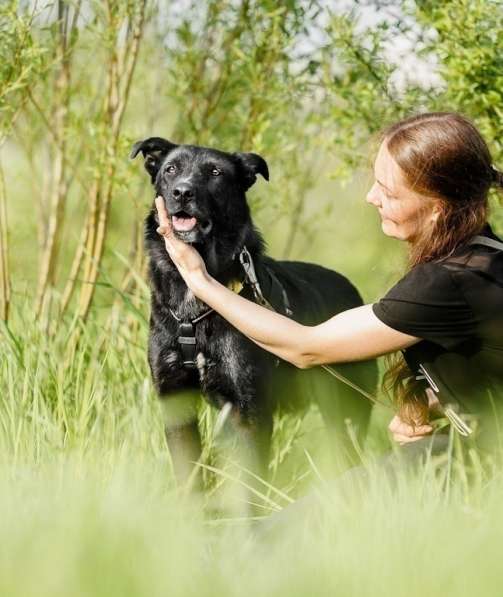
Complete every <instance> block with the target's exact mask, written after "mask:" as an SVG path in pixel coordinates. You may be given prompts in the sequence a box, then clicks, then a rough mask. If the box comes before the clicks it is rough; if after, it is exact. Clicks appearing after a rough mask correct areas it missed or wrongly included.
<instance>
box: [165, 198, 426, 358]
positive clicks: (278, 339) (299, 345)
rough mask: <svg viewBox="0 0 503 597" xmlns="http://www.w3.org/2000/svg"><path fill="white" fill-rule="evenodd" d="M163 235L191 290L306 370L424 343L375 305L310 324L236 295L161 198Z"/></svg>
mask: <svg viewBox="0 0 503 597" xmlns="http://www.w3.org/2000/svg"><path fill="white" fill-rule="evenodd" d="M156 206H157V210H158V214H159V221H160V224H161V225H160V226H159V228H158V232H159V234H162V236H163V237H164V240H165V245H166V250H167V251H168V253H169V255H170V257H171V259H172V260H173V262H174V263H175V265H176V266H177V268H178V270H179V272H180V274H181V275H182V277H183V279H184V280H185V282H186V284H187V286H188V287H189V288H190V289H191V290H192V292H193V293H194V294H195V296H197V297H198V298H199V299H200V300H202V301H203V302H204V303H206V304H207V305H208V306H209V307H211V308H213V309H214V310H215V311H216V312H217V313H219V314H220V315H221V316H222V317H223V318H224V319H226V320H227V321H228V322H229V323H230V324H232V325H233V326H234V327H235V328H237V329H238V330H239V331H240V332H242V333H243V334H245V336H247V337H248V338H250V340H252V341H253V342H255V343H256V344H258V345H259V346H261V347H262V348H264V349H265V350H267V351H269V352H271V353H273V354H275V355H276V356H278V357H280V358H281V359H284V360H285V361H289V362H290V363H292V364H294V365H296V366H297V367H300V368H302V369H305V368H308V367H313V366H315V365H321V364H323V363H337V362H345V361H356V360H365V359H370V358H373V357H376V356H380V355H382V354H386V353H389V352H395V351H397V350H400V349H403V348H406V347H408V346H411V345H412V344H415V343H416V342H418V341H419V339H418V338H415V337H413V336H409V335H407V334H402V333H401V332H397V331H396V330H394V329H392V328H390V327H389V326H387V325H385V324H384V323H382V322H381V321H380V320H379V319H378V318H377V317H376V316H375V315H374V313H373V311H372V307H371V305H364V306H362V307H357V308H356V309H350V310H348V311H344V312H343V313H339V314H338V315H336V316H335V317H332V318H331V319H329V320H328V321H325V322H324V323H321V324H319V325H316V326H305V325H302V324H300V323H297V322H296V321H293V320H292V319H289V318H288V317H285V316H283V315H280V314H279V313H275V312H273V311H270V310H269V309H266V308H265V307H262V306H260V305H257V304H256V303H254V302H252V301H249V300H247V299H245V298H243V297H241V296H239V295H238V294H235V293H234V292H232V290H229V289H228V288H226V287H225V286H223V285H222V284H220V283H219V282H218V281H217V280H215V279H214V278H212V277H211V276H210V275H209V274H208V272H207V271H206V267H205V265H204V262H203V260H202V259H201V256H200V255H199V253H198V252H197V251H196V250H195V249H194V248H193V247H191V246H190V245H188V244H186V243H184V242H183V241H181V240H180V239H178V238H177V237H176V236H175V235H174V234H173V232H172V229H171V225H170V222H169V219H168V215H167V213H166V209H165V206H164V201H163V200H162V198H157V199H156Z"/></svg>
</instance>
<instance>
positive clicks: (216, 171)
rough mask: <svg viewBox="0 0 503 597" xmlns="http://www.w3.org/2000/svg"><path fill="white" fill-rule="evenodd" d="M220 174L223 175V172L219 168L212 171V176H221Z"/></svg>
mask: <svg viewBox="0 0 503 597" xmlns="http://www.w3.org/2000/svg"><path fill="white" fill-rule="evenodd" d="M220 174H222V170H219V169H218V168H213V169H212V170H211V175H212V176H220Z"/></svg>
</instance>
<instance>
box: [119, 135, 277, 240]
mask: <svg viewBox="0 0 503 597" xmlns="http://www.w3.org/2000/svg"><path fill="white" fill-rule="evenodd" d="M140 152H141V153H142V154H143V157H144V159H145V169H146V170H147V172H148V173H149V174H150V177H151V180H152V184H153V185H154V187H155V191H156V194H157V195H160V196H162V197H163V198H164V202H165V204H166V210H167V212H168V215H169V217H170V219H171V222H172V225H173V229H174V230H175V233H176V234H177V235H178V236H179V237H180V238H182V239H183V240H184V241H186V242H190V243H204V242H205V240H207V239H208V237H210V236H211V235H222V234H223V235H224V236H229V234H232V231H235V232H236V231H239V230H240V228H242V227H243V226H244V225H245V224H247V223H248V221H249V218H250V214H249V210H248V205H247V203H246V197H245V193H246V191H247V190H248V189H249V188H250V187H251V186H252V184H253V183H254V182H255V180H256V178H257V174H261V175H262V176H263V177H264V178H265V179H266V180H269V170H268V168H267V164H266V162H265V160H264V159H263V158H262V157H260V156H259V155H257V154H255V153H226V152H223V151H218V150H216V149H209V148H207V147H198V146H194V145H175V144H174V143H171V142H170V141H168V140H166V139H162V138H160V137H150V138H149V139H145V140H144V141H138V142H137V143H135V144H134V146H133V149H132V152H131V158H134V157H136V156H137V155H138V153H140Z"/></svg>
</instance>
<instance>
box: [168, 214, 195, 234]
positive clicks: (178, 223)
mask: <svg viewBox="0 0 503 597" xmlns="http://www.w3.org/2000/svg"><path fill="white" fill-rule="evenodd" d="M172 222H173V228H174V229H175V230H177V231H178V232H189V231H190V230H192V229H193V228H194V227H195V226H196V224H197V219H196V218H195V217H194V216H191V215H189V214H188V213H186V212H184V211H179V212H177V213H176V214H174V215H173V217H172Z"/></svg>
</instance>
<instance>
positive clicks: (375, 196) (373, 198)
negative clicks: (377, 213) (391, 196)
mask: <svg viewBox="0 0 503 597" xmlns="http://www.w3.org/2000/svg"><path fill="white" fill-rule="evenodd" d="M366 199H367V203H370V204H371V205H375V207H380V205H381V196H380V193H379V188H378V186H377V183H376V182H375V183H374V184H373V185H372V188H371V189H370V191H369V192H368V193H367V197H366Z"/></svg>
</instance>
